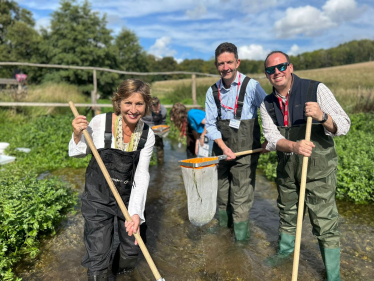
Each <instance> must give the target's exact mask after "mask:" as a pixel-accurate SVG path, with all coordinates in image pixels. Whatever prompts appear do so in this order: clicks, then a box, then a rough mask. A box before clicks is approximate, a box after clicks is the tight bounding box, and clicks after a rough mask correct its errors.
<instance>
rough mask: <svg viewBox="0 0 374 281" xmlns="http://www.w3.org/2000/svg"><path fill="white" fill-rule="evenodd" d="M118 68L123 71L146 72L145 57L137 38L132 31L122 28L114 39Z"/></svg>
mask: <svg viewBox="0 0 374 281" xmlns="http://www.w3.org/2000/svg"><path fill="white" fill-rule="evenodd" d="M115 47H116V48H117V52H118V53H117V56H118V64H119V69H121V70H124V71H136V72H147V71H148V67H147V58H146V56H147V55H146V53H145V51H144V50H143V48H142V46H140V44H139V39H138V37H137V36H136V34H135V33H133V32H132V31H130V30H128V29H125V28H122V30H121V32H120V33H119V34H118V35H117V37H116V40H115Z"/></svg>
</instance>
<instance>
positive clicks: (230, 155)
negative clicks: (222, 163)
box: [222, 146, 236, 161]
mask: <svg viewBox="0 0 374 281" xmlns="http://www.w3.org/2000/svg"><path fill="white" fill-rule="evenodd" d="M222 151H223V154H225V155H227V159H226V161H230V160H234V159H235V158H236V155H235V153H234V152H232V151H231V149H230V148H228V147H227V146H226V148H225V149H223V150H222Z"/></svg>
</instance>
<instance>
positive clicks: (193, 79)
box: [0, 62, 266, 108]
mask: <svg viewBox="0 0 374 281" xmlns="http://www.w3.org/2000/svg"><path fill="white" fill-rule="evenodd" d="M1 65H6V66H12V65H17V66H19V65H22V66H33V67H45V68H63V69H79V70H90V71H92V72H93V91H91V103H92V104H84V106H92V107H93V108H94V107H106V106H103V105H102V104H98V103H97V98H98V97H97V75H96V71H105V72H111V73H118V74H126V75H142V76H147V75H174V74H187V75H191V83H192V85H191V87H192V93H191V95H192V103H193V105H192V106H189V105H186V107H198V105H197V101H196V75H200V76H209V77H220V76H219V75H217V74H209V73H201V72H189V71H166V72H134V71H122V70H115V69H109V68H102V67H91V66H75V65H58V64H41V63H28V62H0V66H1ZM264 78H266V77H265V76H261V77H257V78H255V79H264ZM9 104H11V103H9V102H7V103H5V102H0V106H62V105H60V104H59V103H49V104H47V103H17V104H16V105H14V103H12V105H9ZM26 104H30V105H26ZM36 104H38V105H36ZM40 104H45V105H40ZM67 106H69V105H67ZM77 106H79V105H77ZM110 106H111V105H110ZM168 106H169V105H168ZM165 107H166V106H165Z"/></svg>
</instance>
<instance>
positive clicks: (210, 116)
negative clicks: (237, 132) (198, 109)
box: [205, 72, 266, 140]
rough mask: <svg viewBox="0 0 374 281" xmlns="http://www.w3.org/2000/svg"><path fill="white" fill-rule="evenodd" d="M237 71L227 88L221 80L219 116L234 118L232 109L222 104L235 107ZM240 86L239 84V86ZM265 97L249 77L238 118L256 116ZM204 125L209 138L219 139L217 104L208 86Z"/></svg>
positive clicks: (262, 91)
mask: <svg viewBox="0 0 374 281" xmlns="http://www.w3.org/2000/svg"><path fill="white" fill-rule="evenodd" d="M244 78H245V75H243V74H240V85H242V84H243V80H244ZM238 80H239V72H238V73H237V74H236V78H235V81H234V82H232V84H231V86H230V88H229V89H225V87H224V86H223V82H221V88H220V91H221V118H222V119H234V115H235V114H234V110H233V109H227V108H224V107H223V106H222V104H224V105H225V106H227V107H231V108H235V102H236V96H237V95H239V92H240V88H239V91H238V82H239V81H238ZM219 82H220V80H218V81H217V82H216V85H217V88H218V87H219ZM240 87H241V86H240ZM265 97H266V93H265V91H264V89H262V87H261V86H260V83H258V82H257V81H256V80H254V79H251V80H250V81H249V82H248V85H247V89H246V91H245V96H244V104H243V111H242V116H241V118H240V120H248V119H252V118H255V117H257V109H258V108H260V106H261V103H262V101H263V100H264V98H265ZM205 112H206V116H205V127H206V130H207V137H208V138H209V139H211V140H216V139H221V138H222V135H221V132H220V131H218V130H217V125H216V122H217V116H218V112H217V106H216V103H215V101H214V97H213V91H212V88H209V89H208V91H207V93H206V100H205Z"/></svg>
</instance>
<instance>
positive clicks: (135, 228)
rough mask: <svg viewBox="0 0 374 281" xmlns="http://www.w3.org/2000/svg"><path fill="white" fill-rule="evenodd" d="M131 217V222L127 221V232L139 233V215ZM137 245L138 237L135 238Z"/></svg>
mask: <svg viewBox="0 0 374 281" xmlns="http://www.w3.org/2000/svg"><path fill="white" fill-rule="evenodd" d="M131 219H132V221H131V222H128V221H125V227H126V232H127V234H128V235H129V236H131V235H133V234H134V233H139V223H140V218H139V215H133V216H132V217H131ZM135 245H138V241H136V239H135Z"/></svg>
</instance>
